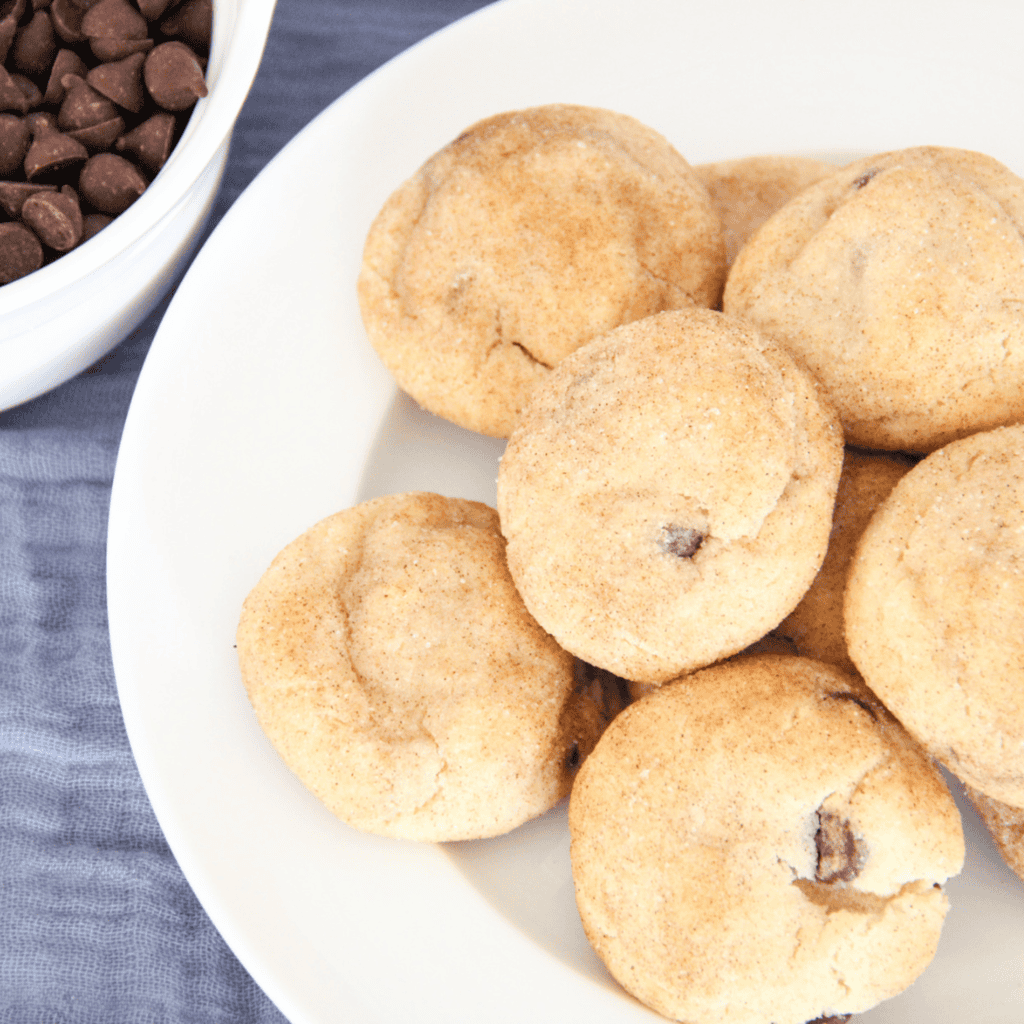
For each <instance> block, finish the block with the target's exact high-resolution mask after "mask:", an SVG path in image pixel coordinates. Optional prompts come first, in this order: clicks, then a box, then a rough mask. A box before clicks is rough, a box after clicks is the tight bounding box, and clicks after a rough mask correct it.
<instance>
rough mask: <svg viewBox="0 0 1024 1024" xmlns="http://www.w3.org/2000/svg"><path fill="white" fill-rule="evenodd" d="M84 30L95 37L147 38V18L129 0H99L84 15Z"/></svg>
mask: <svg viewBox="0 0 1024 1024" xmlns="http://www.w3.org/2000/svg"><path fill="white" fill-rule="evenodd" d="M82 31H83V32H84V33H85V34H86V35H87V36H88V37H89V39H90V41H91V40H93V39H145V38H147V36H148V35H149V25H148V24H147V23H146V19H145V18H144V17H143V16H142V15H141V14H140V13H139V12H138V10H136V8H134V7H133V6H132V5H131V4H130V3H128V0H99V2H98V3H96V4H94V5H93V6H92V7H90V8H89V9H88V10H87V11H86V12H85V15H84V16H83V17H82Z"/></svg>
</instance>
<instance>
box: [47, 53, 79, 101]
mask: <svg viewBox="0 0 1024 1024" xmlns="http://www.w3.org/2000/svg"><path fill="white" fill-rule="evenodd" d="M87 71H88V69H87V68H86V66H85V61H84V60H82V58H81V57H79V56H78V54H77V53H75V51H74V50H58V51H57V56H56V57H54V59H53V67H52V68H51V69H50V77H49V79H48V80H47V83H46V92H44V93H43V102H44V103H52V104H53V105H54V106H56V105H57V104H59V103H62V102H63V101H64V92H65V90H64V85H63V83H62V79H63V78H64V76H65V75H77V76H78V77H79V78H85V76H86V73H87Z"/></svg>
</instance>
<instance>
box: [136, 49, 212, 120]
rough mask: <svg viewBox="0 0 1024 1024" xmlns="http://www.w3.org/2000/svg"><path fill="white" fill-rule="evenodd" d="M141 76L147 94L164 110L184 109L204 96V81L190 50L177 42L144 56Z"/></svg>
mask: <svg viewBox="0 0 1024 1024" xmlns="http://www.w3.org/2000/svg"><path fill="white" fill-rule="evenodd" d="M142 76H143V79H144V81H145V83H146V88H147V89H148V90H149V95H150V96H152V97H153V100H154V101H155V102H156V103H157V105H158V106H161V107H163V108H164V110H172V111H174V110H185V109H187V108H188V107H190V106H192V104H193V103H195V101H196V100H197V99H199V98H200V97H202V96H205V95H206V79H205V78H204V77H203V68H202V65H201V64H200V63H199V58H198V57H197V56H196V54H195V51H193V50H192V48H191V47H189V46H186V45H185V44H184V43H179V42H178V41H177V40H171V42H169V43H161V44H160V45H159V46H156V47H154V48H153V49H152V50H151V51H150V53H149V55H148V56H147V57H146V63H145V64H144V65H143V68H142Z"/></svg>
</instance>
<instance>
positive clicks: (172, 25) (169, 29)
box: [160, 0, 213, 50]
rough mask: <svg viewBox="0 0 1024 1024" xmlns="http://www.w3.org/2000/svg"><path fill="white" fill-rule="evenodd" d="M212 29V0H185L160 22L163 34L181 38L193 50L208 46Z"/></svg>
mask: <svg viewBox="0 0 1024 1024" xmlns="http://www.w3.org/2000/svg"><path fill="white" fill-rule="evenodd" d="M212 30H213V3H212V0H185V3H183V4H182V5H181V6H180V7H178V8H177V9H176V10H175V11H174V12H173V13H172V14H170V15H169V16H168V17H167V18H165V19H164V20H163V21H162V22H160V31H161V32H163V34H164V35H166V36H174V37H175V38H177V39H181V41H182V42H184V43H188V45H189V46H191V47H192V48H193V49H195V50H205V49H208V48H209V46H210V35H211V32H212Z"/></svg>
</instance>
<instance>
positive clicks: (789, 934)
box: [569, 655, 964, 1024]
mask: <svg viewBox="0 0 1024 1024" xmlns="http://www.w3.org/2000/svg"><path fill="white" fill-rule="evenodd" d="M569 827H570V830H571V834H572V847H571V856H572V864H573V875H574V879H575V882H576V891H577V902H578V905H579V908H580V914H581V917H582V919H583V923H584V927H585V929H586V932H587V935H588V937H589V938H590V941H591V942H592V944H593V945H594V947H595V949H596V950H597V951H598V953H599V954H600V956H601V957H602V959H603V960H604V962H605V963H606V964H607V966H608V967H609V969H610V970H611V972H612V973H613V975H615V977H616V978H617V979H618V980H619V981H620V982H621V983H622V984H623V985H624V987H625V988H627V989H628V990H629V991H630V992H632V993H633V994H634V995H635V996H637V998H639V999H640V1000H641V1001H643V1002H644V1003H646V1004H647V1005H649V1006H651V1007H653V1008H654V1009H655V1010H657V1011H658V1012H659V1013H662V1014H664V1015H665V1016H667V1017H669V1018H672V1019H677V1020H685V1021H687V1022H690V1024H705V1022H707V1024H710V1022H712V1021H714V1022H715V1024H741V1022H742V1024H804V1022H806V1021H809V1020H812V1019H814V1018H817V1017H822V1016H831V1015H841V1014H846V1013H857V1012H860V1011H863V1010H866V1009H868V1008H869V1007H871V1006H873V1005H875V1004H877V1003H878V1002H880V1001H881V1000H882V999H885V998H888V997H890V996H892V995H895V994H896V993H898V992H900V991H902V990H903V989H904V988H905V987H906V986H907V985H909V984H910V983H911V982H912V981H913V980H914V978H916V977H917V976H918V974H920V972H921V971H922V970H923V969H924V967H925V966H926V965H927V964H928V962H929V961H930V960H931V958H932V956H933V954H934V951H935V947H936V943H937V941H938V938H939V932H940V929H941V925H942V921H943V918H944V916H945V912H946V908H947V902H946V898H945V895H944V894H943V892H942V891H941V888H940V887H941V885H942V883H944V882H945V881H946V879H947V878H949V877H950V876H951V875H953V874H955V873H956V872H958V871H959V870H960V868H961V866H962V863H963V857H964V844H963V833H962V829H961V825H960V817H959V813H958V811H957V808H956V805H955V803H954V802H953V799H952V797H951V796H950V794H949V791H948V790H947V788H946V786H945V783H944V782H943V780H942V777H941V775H940V774H939V772H938V770H937V769H936V768H935V766H934V765H933V764H932V763H931V761H930V760H929V758H928V757H927V756H926V755H925V754H924V753H923V751H921V750H920V748H919V747H918V746H917V745H916V744H915V743H913V741H912V740H911V739H910V738H909V737H908V736H907V735H906V733H905V732H904V731H903V730H902V728H901V727H900V726H899V724H898V723H897V722H896V721H895V720H894V719H893V718H892V716H891V715H889V714H888V712H887V711H886V710H885V709H884V708H883V707H882V705H881V704H880V703H879V701H878V700H877V698H875V697H874V695H873V694H872V693H871V692H870V691H869V690H868V689H867V688H866V687H865V686H864V685H863V684H862V683H861V682H860V680H858V679H857V678H856V677H854V676H851V675H847V674H845V673H842V672H840V671H839V670H838V669H835V668H834V667H832V666H828V665H825V664H823V663H819V662H813V661H810V660H808V659H801V658H792V657H782V656H769V655H764V656H750V657H742V658H736V659H733V660H732V661H729V662H726V663H722V664H720V665H715V666H713V667H711V668H708V669H704V670H702V671H700V672H697V673H695V674H694V675H692V676H689V677H686V678H683V679H680V680H677V681H675V682H671V683H669V684H668V685H666V686H663V687H661V688H660V689H658V690H657V691H654V692H652V693H650V694H648V695H647V696H645V697H643V698H642V699H641V700H640V701H638V702H637V703H635V704H633V705H631V706H630V707H629V708H627V709H626V710H625V711H624V712H623V713H622V714H621V715H619V717H618V718H617V719H616V720H615V721H614V722H613V723H612V724H611V725H610V726H609V728H608V729H607V731H606V732H605V734H604V736H603V737H602V738H601V740H600V741H599V742H598V745H597V747H596V748H595V750H594V751H593V753H592V754H591V755H590V757H589V758H588V759H587V761H586V762H585V764H584V765H583V767H582V769H581V771H580V773H579V776H578V777H577V780H576V783H575V785H574V787H573V792H572V796H571V799H570V805H569Z"/></svg>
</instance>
